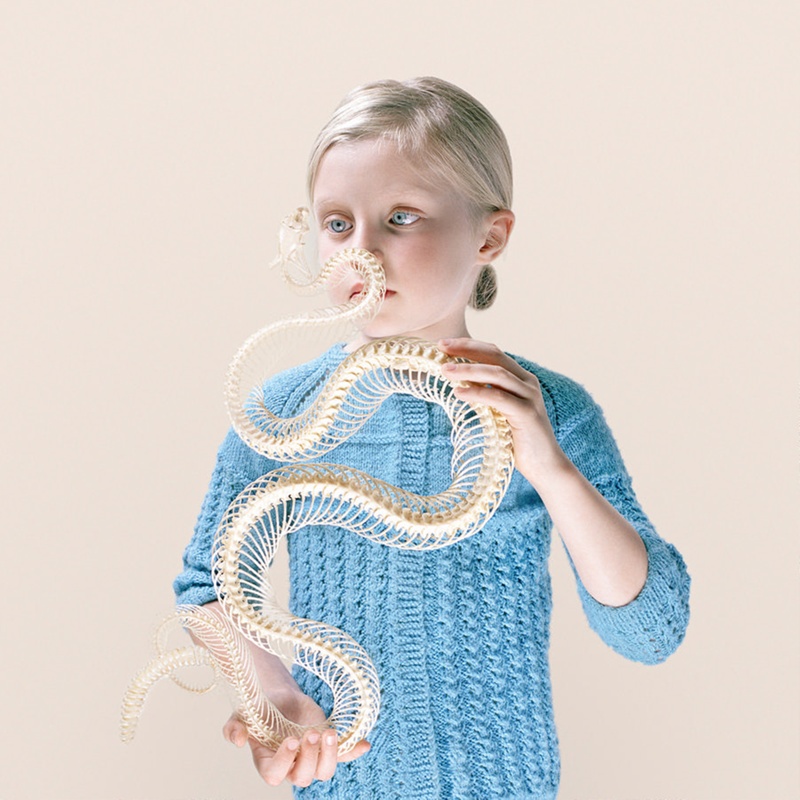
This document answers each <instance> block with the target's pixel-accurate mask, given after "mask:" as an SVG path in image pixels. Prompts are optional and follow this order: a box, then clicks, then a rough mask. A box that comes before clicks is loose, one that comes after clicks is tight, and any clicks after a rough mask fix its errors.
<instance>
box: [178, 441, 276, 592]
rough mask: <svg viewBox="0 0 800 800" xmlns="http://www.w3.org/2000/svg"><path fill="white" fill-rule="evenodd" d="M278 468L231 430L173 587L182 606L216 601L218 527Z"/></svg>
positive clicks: (223, 446)
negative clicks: (244, 494) (251, 487)
mask: <svg viewBox="0 0 800 800" xmlns="http://www.w3.org/2000/svg"><path fill="white" fill-rule="evenodd" d="M274 466H276V465H275V464H274V463H273V462H271V461H270V460H269V459H267V458H265V457H264V456H262V455H259V454H258V453H256V452H255V451H254V450H251V449H250V448H249V447H248V446H247V445H246V444H245V443H244V442H243V441H242V440H241V439H240V438H239V437H238V436H237V435H236V432H235V431H234V430H233V429H230V430H229V431H228V435H227V436H226V437H225V440H224V441H223V442H222V445H221V446H220V448H219V451H218V452H217V461H216V464H215V466H214V471H213V473H212V475H211V482H210V484H209V487H208V491H207V492H206V496H205V498H204V500H203V504H202V506H201V507H200V514H199V515H198V518H197V524H196V525H195V528H194V535H193V536H192V538H191V540H190V541H189V544H188V545H187V547H186V550H185V551H184V553H183V571H182V572H181V573H180V575H178V577H177V578H175V581H174V582H173V584H172V588H173V590H174V592H175V598H176V601H177V603H178V604H180V605H184V604H194V605H203V604H205V603H210V602H211V601H212V600H216V592H215V591H214V583H213V580H212V578H211V548H212V544H213V541H214V534H215V533H216V532H217V527H218V526H219V523H220V521H221V520H222V516H223V515H224V513H225V511H226V510H227V508H228V506H229V505H230V503H231V502H232V501H233V500H234V498H235V497H236V496H237V495H238V494H239V492H241V491H242V489H244V488H245V486H247V485H248V484H250V483H252V482H253V481H254V480H256V479H257V478H260V477H261V476H262V475H263V474H265V473H266V472H269V471H270V469H272V468H273V467H274Z"/></svg>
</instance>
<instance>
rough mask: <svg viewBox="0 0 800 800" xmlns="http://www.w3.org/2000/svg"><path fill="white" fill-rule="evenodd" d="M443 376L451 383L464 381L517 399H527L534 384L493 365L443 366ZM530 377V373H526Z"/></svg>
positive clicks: (532, 390)
mask: <svg viewBox="0 0 800 800" xmlns="http://www.w3.org/2000/svg"><path fill="white" fill-rule="evenodd" d="M442 369H443V371H444V374H445V375H447V377H448V378H450V379H451V380H453V381H465V382H468V383H471V384H475V385H477V386H487V385H488V386H491V387H497V388H500V389H503V390H505V391H506V392H509V393H510V394H513V395H516V396H517V397H520V398H524V399H529V398H530V397H531V396H532V395H533V392H534V386H535V384H534V383H533V382H532V381H528V380H524V379H523V378H521V377H519V376H518V375H516V374H512V373H511V372H510V371H509V370H507V369H505V368H504V367H501V366H497V365H494V364H478V363H470V364H453V363H450V364H444V365H443V367H442ZM525 374H526V375H528V376H530V373H528V372H526V373H525Z"/></svg>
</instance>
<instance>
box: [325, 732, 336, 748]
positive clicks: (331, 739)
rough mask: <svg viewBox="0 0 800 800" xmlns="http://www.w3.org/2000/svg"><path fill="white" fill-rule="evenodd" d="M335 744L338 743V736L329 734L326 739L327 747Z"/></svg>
mask: <svg viewBox="0 0 800 800" xmlns="http://www.w3.org/2000/svg"><path fill="white" fill-rule="evenodd" d="M335 743H336V736H335V734H333V733H329V734H328V735H327V736H326V737H325V744H327V745H331V744H335Z"/></svg>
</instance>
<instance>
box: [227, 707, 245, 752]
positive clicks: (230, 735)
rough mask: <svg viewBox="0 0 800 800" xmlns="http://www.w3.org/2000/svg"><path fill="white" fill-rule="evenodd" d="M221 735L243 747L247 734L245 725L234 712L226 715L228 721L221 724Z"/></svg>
mask: <svg viewBox="0 0 800 800" xmlns="http://www.w3.org/2000/svg"><path fill="white" fill-rule="evenodd" d="M222 735H223V736H224V737H225V738H226V739H227V740H228V741H229V742H230V743H231V744H235V745H236V746H237V747H244V745H245V744H247V739H248V736H249V734H248V732H247V726H246V725H245V724H244V723H243V722H242V721H241V720H240V719H239V717H238V716H237V715H236V713H235V712H234V713H233V714H231V715H230V717H228V721H227V722H226V723H225V724H224V725H223V726H222Z"/></svg>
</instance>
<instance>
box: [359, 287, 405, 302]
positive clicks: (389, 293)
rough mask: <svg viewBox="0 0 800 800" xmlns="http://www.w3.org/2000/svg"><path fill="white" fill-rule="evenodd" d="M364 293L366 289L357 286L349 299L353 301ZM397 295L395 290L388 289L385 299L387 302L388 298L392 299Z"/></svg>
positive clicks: (384, 295)
mask: <svg viewBox="0 0 800 800" xmlns="http://www.w3.org/2000/svg"><path fill="white" fill-rule="evenodd" d="M363 291H364V287H363V286H356V287H355V289H353V291H352V292H350V298H349V299H350V300H352V299H353V298H354V297H356V296H357V295H359V294H361V292H363ZM395 294H397V292H395V291H394V289H387V290H386V291H385V292H384V294H383V299H384V300H385V299H386V298H387V297H392V296H393V295H395Z"/></svg>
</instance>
